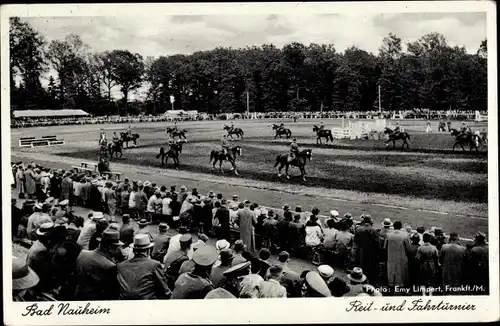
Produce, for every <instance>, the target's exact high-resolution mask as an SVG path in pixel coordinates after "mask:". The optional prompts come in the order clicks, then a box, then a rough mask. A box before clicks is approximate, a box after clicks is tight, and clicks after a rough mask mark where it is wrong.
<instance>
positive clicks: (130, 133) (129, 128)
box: [127, 126, 132, 136]
mask: <svg viewBox="0 0 500 326" xmlns="http://www.w3.org/2000/svg"><path fill="white" fill-rule="evenodd" d="M127 135H128V136H132V127H131V126H128V129H127Z"/></svg>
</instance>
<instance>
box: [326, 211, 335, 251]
mask: <svg viewBox="0 0 500 326" xmlns="http://www.w3.org/2000/svg"><path fill="white" fill-rule="evenodd" d="M337 233H338V230H337V229H335V220H334V219H333V218H330V219H328V220H327V221H326V228H325V234H324V238H323V247H325V249H328V250H333V249H334V247H335V242H336V239H337Z"/></svg>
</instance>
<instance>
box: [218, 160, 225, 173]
mask: <svg viewBox="0 0 500 326" xmlns="http://www.w3.org/2000/svg"><path fill="white" fill-rule="evenodd" d="M219 170H220V173H222V174H224V171H222V160H220V161H219Z"/></svg>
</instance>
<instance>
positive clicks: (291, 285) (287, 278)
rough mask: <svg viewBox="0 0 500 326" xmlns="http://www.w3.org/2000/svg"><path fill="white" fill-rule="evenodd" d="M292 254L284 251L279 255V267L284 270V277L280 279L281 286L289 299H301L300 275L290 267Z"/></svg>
mask: <svg viewBox="0 0 500 326" xmlns="http://www.w3.org/2000/svg"><path fill="white" fill-rule="evenodd" d="M289 261H290V254H289V253H288V252H286V251H282V252H280V253H279V255H278V264H277V265H278V266H281V268H282V269H283V276H282V277H281V279H280V284H281V285H283V286H284V287H285V289H286V293H287V295H286V296H287V298H299V297H300V296H301V286H302V285H301V283H300V275H299V274H297V273H296V272H294V271H293V270H291V269H290V266H289V265H288V263H289Z"/></svg>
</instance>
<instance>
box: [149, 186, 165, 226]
mask: <svg viewBox="0 0 500 326" xmlns="http://www.w3.org/2000/svg"><path fill="white" fill-rule="evenodd" d="M161 207H162V203H161V197H160V189H155V190H154V192H153V195H152V196H151V197H149V199H148V205H147V212H148V215H149V217H148V219H149V220H150V221H152V222H153V221H156V220H159V217H160V215H161Z"/></svg>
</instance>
